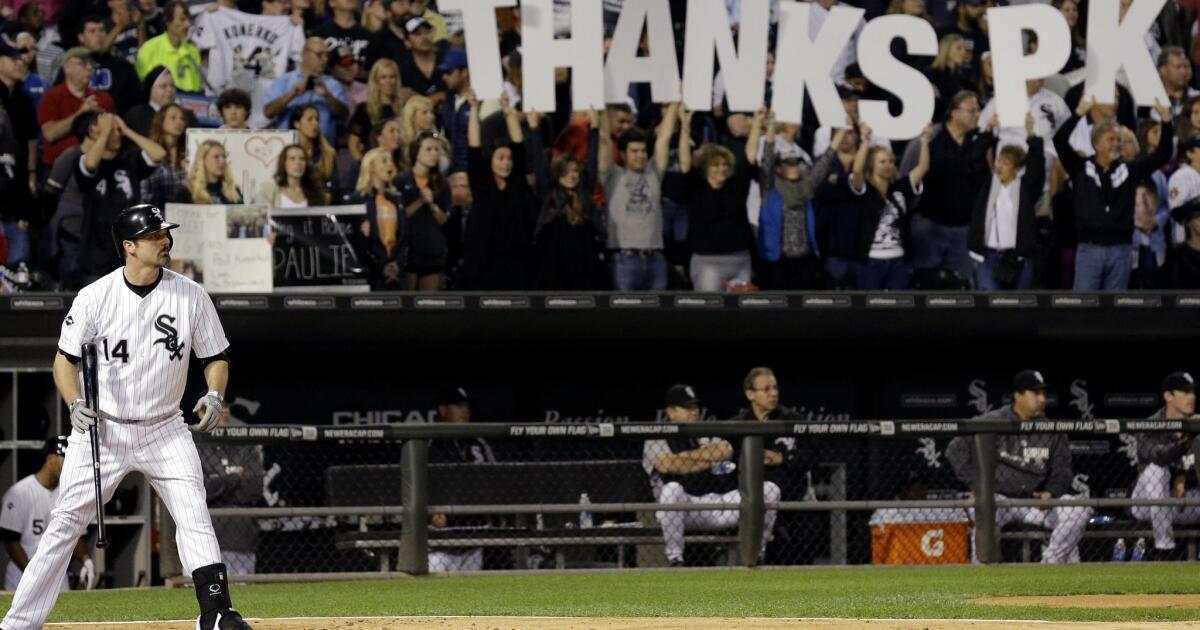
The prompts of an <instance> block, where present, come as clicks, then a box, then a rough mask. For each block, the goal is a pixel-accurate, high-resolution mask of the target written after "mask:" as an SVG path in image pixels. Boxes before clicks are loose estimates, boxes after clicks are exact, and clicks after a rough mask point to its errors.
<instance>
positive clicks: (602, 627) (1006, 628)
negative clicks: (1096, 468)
mask: <svg viewBox="0 0 1200 630" xmlns="http://www.w3.org/2000/svg"><path fill="white" fill-rule="evenodd" d="M1126 607H1128V606H1126ZM247 621H249V622H250V623H251V625H253V626H254V628H255V630H385V629H386V630H409V629H416V628H423V629H433V630H530V629H532V630H635V629H639V630H640V629H647V630H729V628H756V629H760V628H761V629H763V630H780V629H786V630H798V629H800V628H806V629H807V628H815V629H817V630H851V629H862V628H866V629H868V630H958V629H960V628H966V629H969V630H1012V629H1014V628H1036V629H1037V630H1183V629H1185V628H1186V629H1189V630H1200V621H1178V622H1136V623H1107V622H1046V621H1029V620H1012V621H1008V620H983V619H980V620H965V619H768V618H761V617H760V618H729V619H722V618H714V617H705V618H685V617H658V618H648V617H640V618H611V617H390V618H389V617H367V618H357V619H356V618H318V617H308V618H303V619H248V620H247ZM195 627H196V622H195V621H194V620H193V621H142V622H110V623H104V622H101V623H70V624H67V623H52V624H47V625H46V628H51V629H53V630H98V629H103V630H193V629H194V628H195Z"/></svg>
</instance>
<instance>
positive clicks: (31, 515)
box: [0, 475, 66, 590]
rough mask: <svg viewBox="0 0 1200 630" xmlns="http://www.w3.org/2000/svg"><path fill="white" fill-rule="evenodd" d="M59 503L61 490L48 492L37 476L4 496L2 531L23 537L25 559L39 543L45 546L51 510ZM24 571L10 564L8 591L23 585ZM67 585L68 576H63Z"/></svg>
mask: <svg viewBox="0 0 1200 630" xmlns="http://www.w3.org/2000/svg"><path fill="white" fill-rule="evenodd" d="M56 501H58V488H53V489H51V488H47V487H46V486H43V485H42V482H40V481H38V480H37V475H29V476H28V477H25V478H23V479H21V480H20V481H18V482H17V483H14V484H13V485H12V487H11V488H9V489H8V490H7V491H6V492H5V493H4V505H3V507H0V527H2V528H4V529H7V530H9V531H13V532H17V533H18V534H20V535H21V547H22V548H23V549H24V550H25V555H27V556H29V557H30V558H32V557H33V552H34V551H36V550H37V547H38V543H40V542H42V532H44V531H46V526H47V525H49V524H50V510H51V509H53V508H54V503H55V502H56ZM21 573H22V572H21V568H20V567H18V566H17V563H16V562H13V561H11V560H10V561H9V562H8V568H7V569H5V571H4V588H5V589H9V590H11V589H15V588H17V583H18V582H20V581H21ZM63 578H64V583H65V578H66V576H63Z"/></svg>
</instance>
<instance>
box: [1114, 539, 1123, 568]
mask: <svg viewBox="0 0 1200 630" xmlns="http://www.w3.org/2000/svg"><path fill="white" fill-rule="evenodd" d="M1112 561H1113V562H1125V539H1124V538H1118V539H1117V542H1116V544H1114V545H1113V554H1112Z"/></svg>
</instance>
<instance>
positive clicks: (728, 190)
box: [679, 109, 767, 292]
mask: <svg viewBox="0 0 1200 630" xmlns="http://www.w3.org/2000/svg"><path fill="white" fill-rule="evenodd" d="M680 117H681V118H682V122H683V131H681V132H680V136H679V168H680V170H681V171H682V172H683V174H684V175H685V176H686V177H687V190H686V193H685V194H686V195H687V198H686V202H687V207H688V246H689V247H690V248H691V250H692V258H691V264H690V265H689V266H690V275H691V278H692V285H693V287H694V288H695V289H696V290H697V291H707V292H720V291H724V290H726V289H727V288H729V287H730V286H734V285H737V284H748V283H749V282H750V276H751V272H752V263H751V258H750V251H751V249H752V248H753V247H754V231H753V230H752V229H751V228H750V220H749V218H748V217H747V216H746V195H747V194H748V193H749V190H750V183H751V182H753V181H754V179H755V178H756V177H757V176H758V168H757V166H758V140H759V138H760V137H761V136H762V130H763V125H764V123H765V122H766V118H767V113H766V109H762V110H759V112H758V113H756V114H755V115H754V122H753V123H752V124H751V127H750V135H749V137H748V138H747V139H746V153H745V155H744V156H743V157H742V158H741V159H738V157H737V156H735V155H734V154H733V152H732V151H730V150H729V149H727V148H725V147H723V146H721V145H719V144H706V145H704V146H702V147H700V150H699V151H697V152H696V157H695V160H694V167H693V159H692V139H691V137H690V135H689V133H688V130H690V129H691V128H692V127H691V125H692V113H691V112H690V111H686V110H681V112H680Z"/></svg>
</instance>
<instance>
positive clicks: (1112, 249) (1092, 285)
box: [1075, 243, 1133, 291]
mask: <svg viewBox="0 0 1200 630" xmlns="http://www.w3.org/2000/svg"><path fill="white" fill-rule="evenodd" d="M1132 268H1133V258H1132V254H1131V253H1130V251H1129V245H1128V244H1122V245H1095V244H1093V243H1080V244H1079V246H1078V247H1077V248H1076V249H1075V290H1076V291H1100V290H1104V291H1124V290H1126V289H1128V288H1129V275H1130V273H1131V271H1132Z"/></svg>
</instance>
